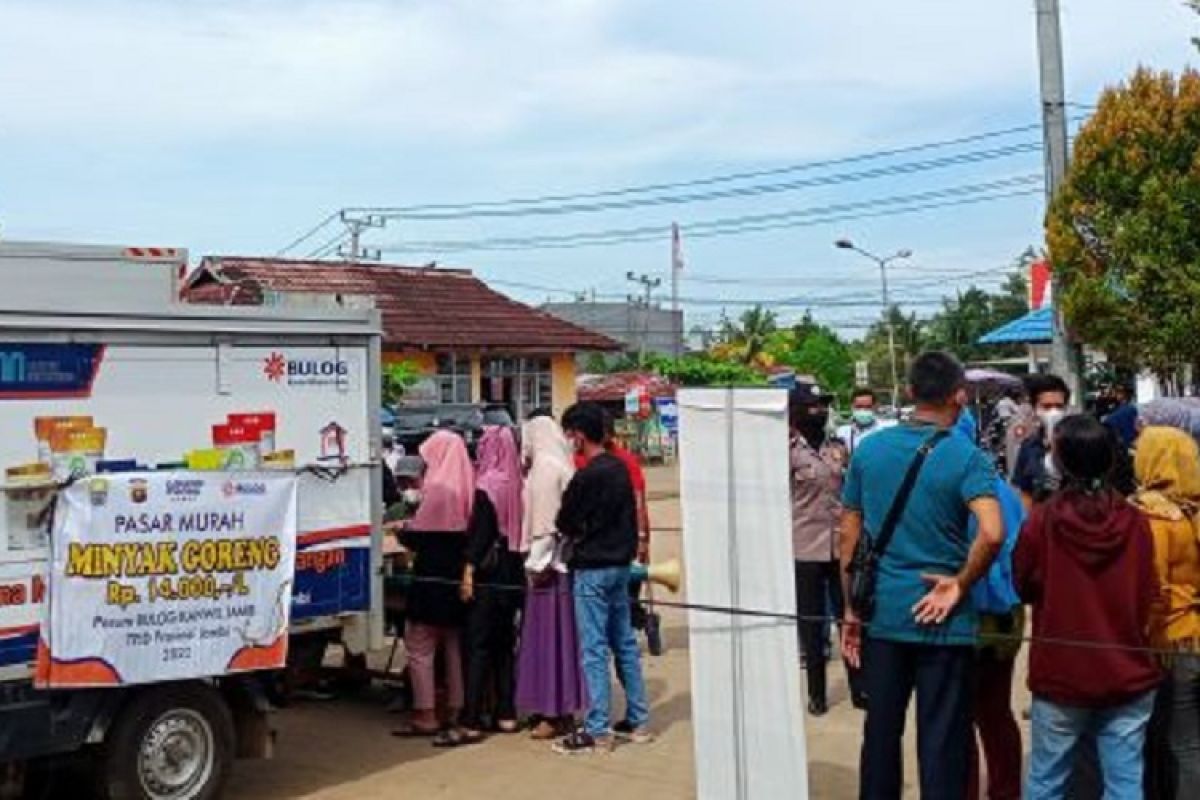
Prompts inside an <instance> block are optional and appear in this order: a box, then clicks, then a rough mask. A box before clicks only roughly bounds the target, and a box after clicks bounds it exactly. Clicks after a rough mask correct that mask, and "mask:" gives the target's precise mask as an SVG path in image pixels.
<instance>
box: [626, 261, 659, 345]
mask: <svg viewBox="0 0 1200 800" xmlns="http://www.w3.org/2000/svg"><path fill="white" fill-rule="evenodd" d="M625 278H626V279H627V280H628V281H629V282H630V283H637V284H641V287H642V289H641V291H642V297H640V298H638V297H634V296H632V295H631V296H630V298H629V300H630V305H632V306H635V307H641V309H642V331H641V336H639V337H638V338H639V340H640V341H639V343H638V364H639V365H641V364H645V363H646V347H647V344H648V342H647V340H648V339H649V338H650V298H651V296H652V295H653V294H654V290H655V289H657V288H658V287H660V286H662V278H651V277H650V276H649V275H646V274H641V275H639V274H637V273H635V272H628V273H626V274H625Z"/></svg>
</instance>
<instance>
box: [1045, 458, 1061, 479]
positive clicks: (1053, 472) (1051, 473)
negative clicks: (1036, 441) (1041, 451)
mask: <svg viewBox="0 0 1200 800" xmlns="http://www.w3.org/2000/svg"><path fill="white" fill-rule="evenodd" d="M1043 465H1044V467H1045V470H1046V477H1050V479H1052V480H1057V479H1058V477H1061V476H1060V475H1058V464H1057V463H1056V462H1055V459H1054V453H1046V457H1045V461H1044V462H1043Z"/></svg>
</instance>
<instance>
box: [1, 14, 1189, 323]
mask: <svg viewBox="0 0 1200 800" xmlns="http://www.w3.org/2000/svg"><path fill="white" fill-rule="evenodd" d="M1033 5H1034V4H1033V0H1005V2H996V1H995V0H907V2H894V0H856V1H855V2H850V3H844V2H838V3H835V2H827V1H826V2H815V1H814V0H808V1H807V2H797V0H740V1H739V2H729V1H728V0H690V2H682V0H674V2H667V0H486V1H485V0H336V2H335V1H334V0H206V1H205V2H184V0H86V1H85V0H77V1H76V2H70V1H63V2H56V1H55V0H28V1H26V0H0V236H2V237H4V238H8V239H37V240H62V241H72V242H103V243H117V244H124V245H134V244H139V245H164V246H182V247H187V248H189V250H190V252H191V254H192V258H193V261H195V260H196V259H198V258H199V257H200V256H202V255H206V254H240V255H274V254H275V253H277V252H279V251H280V250H281V249H282V248H284V247H285V246H287V245H288V244H289V243H291V242H292V241H293V240H294V239H296V238H297V237H298V236H299V235H300V234H303V233H305V232H306V231H308V230H310V229H312V228H313V227H314V226H315V225H317V224H318V223H319V222H321V220H322V219H325V218H326V217H327V216H328V215H330V214H331V213H334V212H336V211H338V210H339V209H341V208H346V207H356V208H362V207H390V208H394V207H412V206H421V205H430V204H462V203H477V202H486V201H498V200H504V199H508V198H524V197H540V196H546V195H553V196H560V195H574V194H590V193H596V192H603V191H606V190H612V189H622V188H627V187H642V186H646V185H658V184H664V183H666V184H678V183H684V182H695V181H706V180H707V179H709V178H712V177H713V176H727V175H730V174H741V173H746V172H751V173H761V172H764V171H767V172H771V173H772V174H769V175H766V176H759V177H755V178H746V179H741V180H739V181H716V182H701V183H700V184H699V185H698V186H697V185H694V184H693V185H691V186H688V187H684V188H679V189H669V190H660V191H656V192H648V193H632V194H624V195H620V196H618V197H619V199H621V200H622V201H627V200H630V199H636V200H638V201H639V202H641V204H640V205H639V204H627V205H626V207H623V208H619V209H611V208H605V209H602V210H582V211H576V213H562V206H563V205H564V204H563V203H552V204H549V206H547V205H543V206H541V207H542V208H547V207H552V206H553V207H557V208H558V210H557V212H556V213H553V214H542V215H537V216H528V215H526V216H507V217H499V218H497V217H483V218H479V217H476V218H470V219H455V220H429V219H424V220H422V219H413V218H393V219H391V220H390V221H389V223H388V224H387V226H386V227H384V228H382V229H378V230H370V231H368V232H367V233H366V234H364V238H363V241H364V242H365V243H367V245H368V246H369V247H371V248H381V249H383V251H384V252H383V253H382V258H383V260H384V261H385V262H387V263H400V264H418V265H419V264H426V263H429V262H430V261H436V262H437V263H438V264H439V265H442V266H458V267H467V268H471V269H473V270H475V271H476V272H477V273H478V274H480V275H481V276H482V277H484V278H486V279H487V280H489V281H490V282H492V283H493V284H494V285H495V286H496V287H497V288H499V289H501V290H503V291H505V292H507V293H509V294H511V295H513V296H515V297H517V298H519V299H522V300H525V301H528V302H541V301H544V300H546V299H556V300H563V299H569V298H570V297H571V293H572V292H578V291H587V292H591V291H594V292H595V293H596V296H597V297H598V298H600V299H613V300H622V299H623V298H624V297H625V296H626V295H627V294H628V293H629V292H630V291H632V290H634V288H635V287H634V286H633V285H632V284H631V283H630V282H629V281H628V280H627V273H629V272H634V273H637V274H643V273H644V274H648V275H650V276H653V277H661V278H663V279H664V284H663V285H662V286H661V287H659V289H657V290H656V293H655V299H656V300H664V301H665V299H666V298H667V283H666V278H667V275H668V271H669V267H670V254H671V243H670V234H669V228H670V225H671V223H672V222H677V223H679V225H680V226H681V230H682V247H683V253H684V259H685V268H684V272H683V282H682V286H681V289H680V294H681V296H682V297H683V299H684V301H685V308H686V310H687V314H688V324H689V326H690V325H693V324H698V325H709V324H712V323H713V322H714V321H715V320H716V319H717V318H718V317H719V315H720V314H721V313H722V309H723V308H724V309H725V310H726V311H727V312H728V313H730V314H736V313H738V312H739V311H740V310H741V309H742V308H743V307H744V304H746V303H749V302H752V301H756V300H767V301H771V302H774V303H778V304H779V305H778V310H779V312H780V314H781V315H782V316H783V317H784V318H785V319H788V318H793V317H795V316H797V315H798V314H800V313H802V312H803V311H804V309H805V308H806V307H811V308H812V309H813V311H814V313H815V314H816V315H817V316H818V318H820V319H822V320H825V321H828V322H830V323H832V324H835V325H837V326H838V327H839V328H841V329H842V330H844V331H847V332H848V333H850V334H852V335H853V334H854V333H855V332H856V331H857V332H861V330H862V328H863V327H864V326H865V325H866V324H867V323H868V322H870V321H871V320H872V319H873V318H875V317H876V316H877V315H878V313H879V305H878V303H879V300H880V297H879V295H880V286H879V273H878V269H877V267H876V266H875V265H874V264H872V263H871V262H870V261H867V260H866V259H864V258H862V257H860V256H857V255H855V254H854V253H852V252H847V251H845V250H836V249H834V247H833V245H832V242H833V240H834V239H837V238H839V237H850V238H852V239H853V240H854V241H855V243H856V244H859V245H860V246H862V247H864V248H866V249H868V250H872V251H874V252H877V253H879V254H881V255H886V254H890V253H893V252H896V251H898V250H901V249H908V250H911V251H912V253H913V255H912V257H911V258H910V259H908V260H904V261H900V262H897V263H896V264H895V265H894V266H893V268H892V269H891V271H890V278H891V290H892V293H893V296H894V299H896V300H897V301H898V302H900V303H901V304H902V305H905V306H906V307H908V308H910V309H912V310H916V311H918V312H920V313H929V312H931V311H933V310H934V309H935V307H936V303H937V302H938V299H939V298H940V297H942V296H943V295H945V294H947V293H952V292H954V291H955V290H956V289H962V288H966V287H967V286H969V285H970V284H971V283H977V284H981V285H984V286H996V285H998V284H999V283H1000V282H1001V281H1002V279H1003V277H1004V275H1005V274H1006V268H1007V266H1008V265H1009V264H1011V263H1012V261H1013V260H1014V258H1015V257H1016V256H1017V255H1018V254H1020V253H1021V252H1022V251H1023V250H1025V249H1026V248H1027V247H1029V246H1034V247H1038V246H1040V245H1041V243H1042V238H1041V219H1042V213H1043V209H1044V199H1043V195H1042V194H1041V193H1040V192H1039V191H1038V189H1039V186H1040V184H1039V183H1038V178H1037V175H1039V174H1040V172H1041V164H1042V156H1041V154H1040V152H1038V151H1037V147H1036V144H1037V142H1038V141H1039V139H1040V133H1039V131H1038V130H1037V129H1036V127H1034V126H1036V125H1037V123H1038V121H1039V113H1040V105H1039V99H1038V72H1037V51H1036V19H1035V14H1034V8H1033ZM1062 26H1063V38H1064V50H1065V68H1066V80H1067V93H1068V99H1069V101H1070V102H1071V103H1072V104H1073V105H1072V106H1071V107H1070V108H1071V114H1072V117H1073V123H1072V124H1073V125H1077V124H1079V123H1080V122H1082V120H1083V119H1084V118H1085V117H1086V114H1087V111H1088V108H1089V107H1090V106H1092V105H1094V103H1095V102H1096V99H1097V97H1098V95H1099V92H1100V91H1101V90H1102V88H1103V87H1104V86H1106V85H1110V84H1113V83H1116V82H1119V81H1120V80H1121V79H1122V78H1124V77H1125V76H1127V75H1128V74H1129V73H1130V72H1131V71H1132V70H1133V69H1135V68H1136V67H1137V66H1138V65H1139V64H1144V65H1148V66H1152V67H1155V68H1160V69H1171V70H1178V69H1180V68H1182V67H1183V66H1185V65H1186V64H1188V63H1192V62H1195V61H1196V55H1197V53H1196V50H1195V48H1194V47H1193V46H1192V44H1191V42H1190V38H1191V36H1193V35H1195V34H1197V33H1200V17H1197V16H1196V15H1194V14H1192V13H1191V12H1189V11H1187V10H1186V9H1185V8H1184V7H1183V4H1182V2H1181V0H1062ZM1014 129H1016V130H1014ZM1002 131H1010V132H1009V133H1006V134H1003V135H1000V134H999V133H998V132H1002ZM981 134H996V135H988V136H983V137H981V136H980V135H981ZM963 138H970V141H968V142H964V143H960V144H956V145H940V146H930V147H924V148H923V149H920V150H915V151H913V150H910V151H908V152H901V153H892V154H891V155H881V153H885V152H886V151H895V150H897V149H904V148H912V147H917V146H927V145H934V144H937V143H939V142H946V141H952V140H959V139H963ZM847 159H854V160H849V161H848V160H847ZM830 160H834V161H836V162H837V163H834V164H828V163H823V162H828V161H830ZM814 162H815V163H814ZM764 186H765V187H767V188H766V189H764V188H763V187H764ZM730 189H739V190H741V191H740V192H739V191H728V190H730ZM747 189H749V191H746V190H747ZM714 193H716V194H717V195H718V196H716V197H714V196H712V195H713V194H714ZM696 195H701V196H700V197H696ZM731 195H732V196H731ZM914 197H915V198H916V199H913V198H914ZM647 198H659V199H660V200H661V199H662V198H667V199H668V200H670V201H671V202H654V203H644V202H643V201H645V200H646V199H647ZM582 204H583V205H585V206H587V205H589V204H590V205H594V201H591V202H590V203H589V202H585V203H582ZM566 205H567V206H568V207H570V206H574V205H579V203H567V204H566ZM914 205H922V206H937V207H932V208H926V209H924V210H919V211H916V212H911V213H896V211H897V210H898V209H902V208H904V207H910V208H911V207H912V206H914ZM512 208H513V207H512V206H510V207H509V209H510V210H511V209H512ZM525 209H526V210H527V209H528V207H525ZM568 210H569V209H568ZM789 212H794V213H793V215H792V216H790V217H780V216H778V215H781V214H786V213H789ZM761 215H776V216H775V217H774V218H772V220H771V224H770V225H767V226H765V227H768V228H769V229H768V230H751V231H747V230H745V228H746V227H764V226H763V225H762V224H761V223H757V224H755V225H749V226H748V225H747V224H746V223H741V224H738V225H734V226H733V228H734V230H733V232H732V235H720V236H705V235H704V234H703V232H704V231H706V230H708V231H710V232H712V231H714V230H715V231H717V232H721V231H722V230H723V228H725V229H727V228H728V227H729V225H728V223H725V225H724V226H723V225H721V224H718V225H717V226H715V228H714V227H713V226H712V225H711V224H708V225H706V223H711V222H712V221H714V220H729V219H743V218H745V217H759V218H761ZM410 217H411V213H410ZM831 217H832V218H833V219H832V220H831V219H830V218H831ZM785 220H786V221H787V223H788V224H787V225H786V227H781V226H780V222H782V221H785ZM801 222H802V223H803V224H799V223H801ZM629 228H638V229H646V230H648V231H650V232H649V233H648V234H647V235H646V236H645V237H643V239H642V240H640V241H635V242H625V243H620V244H616V245H608V246H586V247H585V246H578V240H574V241H573V242H571V244H572V245H573V246H570V247H556V248H533V247H530V243H529V242H528V241H525V242H523V243H520V244H511V245H509V246H508V247H506V248H505V249H499V250H497V249H478V245H479V243H480V242H481V241H484V240H487V242H488V243H490V244H491V245H493V246H494V245H495V243H496V240H497V239H511V238H517V239H525V240H528V238H529V237H547V236H549V237H556V236H557V237H561V236H569V235H572V234H578V233H586V232H594V231H611V230H625V229H629ZM340 231H342V228H341V226H340V225H338V224H336V223H334V222H331V223H329V224H328V225H326V226H325V227H324V228H321V229H319V230H318V231H317V233H316V234H315V235H314V236H313V237H312V238H310V239H307V240H305V241H303V242H301V243H300V244H299V245H297V246H296V247H294V248H292V249H291V250H289V251H288V254H289V255H293V256H296V257H302V256H306V255H307V254H309V253H311V252H314V251H316V250H318V249H319V247H320V246H321V245H323V244H325V243H326V242H329V241H330V240H331V239H332V240H336V238H337V236H338V235H339V232H340ZM689 231H690V233H691V235H689ZM464 242H466V243H468V244H474V246H475V249H470V248H464V247H463V243H464ZM448 243H450V244H448ZM453 243H457V244H453ZM543 243H544V242H543ZM435 245H436V246H435Z"/></svg>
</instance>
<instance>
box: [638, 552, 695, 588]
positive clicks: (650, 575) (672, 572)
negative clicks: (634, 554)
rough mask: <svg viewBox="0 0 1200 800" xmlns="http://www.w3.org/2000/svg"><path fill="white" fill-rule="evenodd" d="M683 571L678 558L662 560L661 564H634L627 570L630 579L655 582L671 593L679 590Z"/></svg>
mask: <svg viewBox="0 0 1200 800" xmlns="http://www.w3.org/2000/svg"><path fill="white" fill-rule="evenodd" d="M682 573H683V565H681V564H680V563H679V559H678V558H672V559H671V560H670V561H664V562H662V563H661V564H651V565H650V566H646V565H645V564H634V565H633V567H632V569H630V571H629V579H630V580H631V581H650V582H651V583H657V584H658V585H659V586H662V587H663V588H665V589H666V590H667V591H668V592H670V593H671V594H675V593H676V592H678V591H679V583H680V579H681V577H682Z"/></svg>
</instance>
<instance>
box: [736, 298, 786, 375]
mask: <svg viewBox="0 0 1200 800" xmlns="http://www.w3.org/2000/svg"><path fill="white" fill-rule="evenodd" d="M777 330H779V318H778V317H777V316H776V314H775V312H774V311H768V310H767V309H765V308H763V307H762V306H755V307H754V308H751V309H749V310H747V311H746V312H745V313H743V314H742V318H741V340H742V341H741V343H742V345H743V346H744V347H745V353H744V354H743V356H742V360H743V361H744V362H745V363H747V364H753V363H754V361H755V359H757V358H758V356H759V355H760V354H761V353H762V351H763V349H764V348H765V347H766V346H767V339H768V338H769V337H770V336H771V334H773V333H775V331H777Z"/></svg>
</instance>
